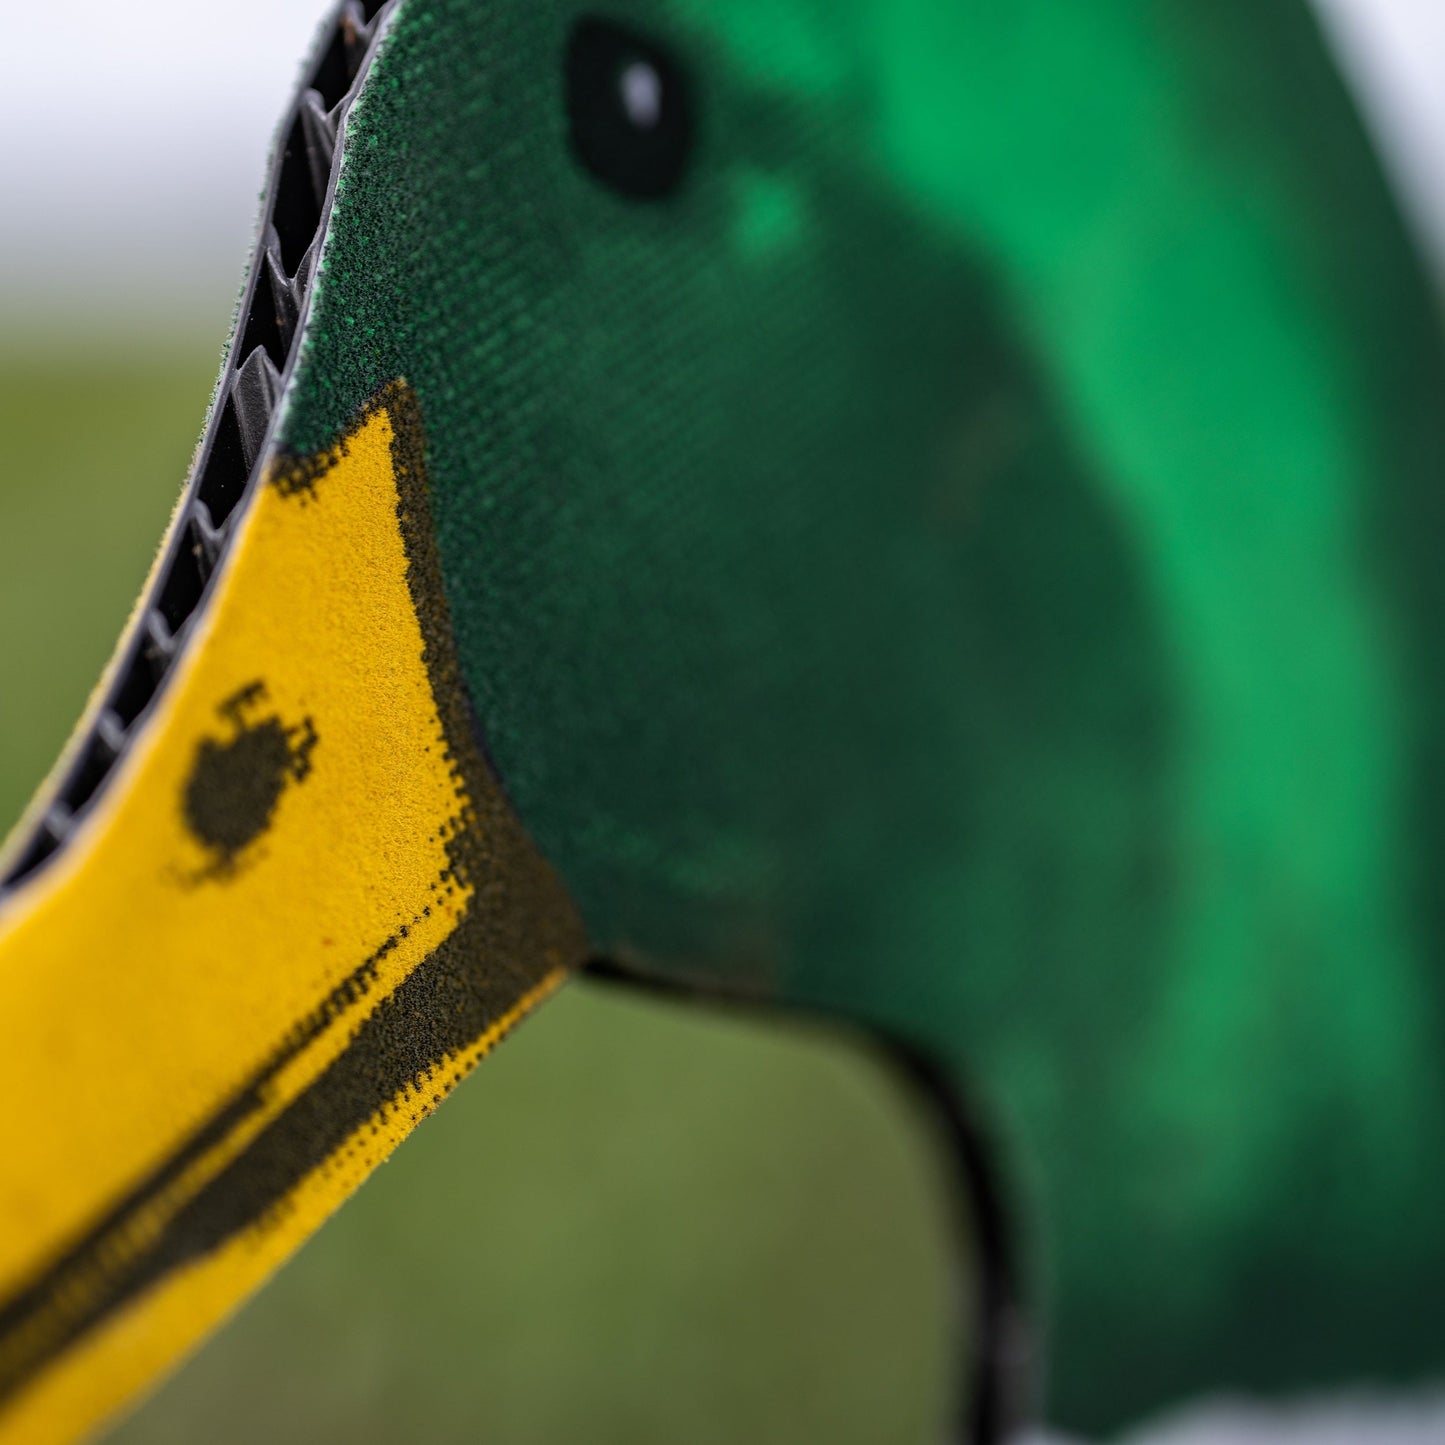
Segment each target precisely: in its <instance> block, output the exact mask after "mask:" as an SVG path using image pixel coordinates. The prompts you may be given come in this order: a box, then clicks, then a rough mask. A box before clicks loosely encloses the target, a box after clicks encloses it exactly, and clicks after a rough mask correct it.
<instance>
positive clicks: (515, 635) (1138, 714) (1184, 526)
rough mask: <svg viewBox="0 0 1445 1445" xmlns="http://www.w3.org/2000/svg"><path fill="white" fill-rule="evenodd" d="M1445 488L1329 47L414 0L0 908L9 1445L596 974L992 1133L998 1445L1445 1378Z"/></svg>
mask: <svg viewBox="0 0 1445 1445" xmlns="http://www.w3.org/2000/svg"><path fill="white" fill-rule="evenodd" d="M1442 481H1445V343H1442V331H1441V327H1440V317H1439V310H1438V305H1437V302H1436V300H1435V298H1434V296H1433V293H1432V292H1431V290H1430V288H1429V286H1428V284H1427V283H1426V281H1425V279H1424V277H1423V273H1422V270H1421V267H1420V265H1419V262H1418V260H1417V258H1416V256H1415V253H1414V251H1413V249H1412V247H1411V244H1410V241H1409V239H1408V237H1407V236H1406V234H1405V232H1404V230H1403V228H1402V226H1401V223H1400V221H1399V219H1398V217H1397V213H1396V209H1395V205H1394V203H1393V200H1392V198H1391V196H1390V194H1389V191H1388V189H1387V188H1386V186H1385V184H1384V182H1383V180H1382V179H1381V176H1380V174H1379V171H1378V167H1377V164H1376V161H1375V159H1374V157H1373V155H1372V154H1371V151H1370V149H1369V147H1368V145H1367V144H1366V142H1365V140H1364V137H1363V134H1362V132H1361V129H1360V127H1359V125H1358V122H1357V120H1356V117H1355V115H1354V113H1353V110H1352V108H1351V106H1350V104H1349V102H1348V100H1347V98H1346V96H1345V94H1344V91H1343V89H1342V87H1341V85H1340V82H1339V80H1338V78H1337V77H1336V75H1335V73H1334V71H1333V68H1332V66H1331V64H1330V62H1329V59H1328V56H1327V54H1326V51H1325V48H1324V46H1323V44H1322V41H1321V38H1320V36H1319V34H1318V33H1317V29H1316V25H1315V22H1314V20H1313V19H1312V17H1311V15H1310V14H1309V12H1308V11H1307V10H1306V8H1305V7H1304V5H1303V4H1302V3H1297V0H1270V3H1268V4H1260V3H1258V0H1216V3H1214V4H1211V5H1204V4H1201V3H1198V0H1162V3H1157V4H1150V5H1145V4H1141V3H1139V0H1097V3H1094V4H1092V5H1089V6H1086V7H1085V6H1078V5H1076V4H1074V3H1072V0H1021V3H1018V4H1015V5H1013V6H1008V7H998V6H982V5H977V4H973V3H966V4H955V5H944V4H941V3H939V0H887V3H885V0H857V3H855V4H850V5H848V6H846V7H836V6H819V5H814V4H811V3H805V0H769V3H768V4H762V3H761V0H732V3H729V4H728V5H721V4H716V3H711V0H619V3H618V4H617V5H616V6H614V7H611V8H609V9H607V10H606V11H605V12H604V11H602V10H590V9H587V10H578V9H577V8H575V7H573V6H571V5H569V4H563V3H560V0H545V3H538V0H531V3H528V4H520V3H511V0H507V3H502V4H492V5H485V6H483V5H479V4H476V3H475V0H386V3H384V4H379V5H378V4H375V3H358V0H346V3H345V4H343V5H342V6H341V8H340V9H339V10H338V11H337V12H336V14H335V15H334V17H333V19H332V21H331V22H329V23H328V25H327V27H326V29H325V30H324V32H323V35H322V37H321V40H320V42H319V44H318V47H317V50H316V52H315V54H314V55H313V57H312V59H311V61H310V62H309V65H308V68H307V70H306V72H305V76H304V79H303V82H302V85H301V87H300V89H299V93H298V97H297V99H296V101H295V103H294V105H293V108H292V110H291V111H290V113H289V114H288V116H287V117H286V119H285V121H284V122H283V125H282V128H281V131H280V134H279V140H278V144H277V154H276V158H275V162H274V165H273V169H272V173H271V180H270V185H269V188H268V192H267V200H266V204H265V209H264V212H263V217H262V221H261V226H260V233H259V240H258V245H257V251H256V256H255V260H254V263H253V265H252V267H251V269H250V272H249V275H248V279H247V282H246V288H245V292H244V295H243V300H242V304H241V307H240V310H239V313H238V317H237V320H236V323H235V327H234V331H233V334H232V341H231V344H230V347H229V349H228V354H227V360H226V362H225V365H224V368H223V372H222V376H221V380H220V382H219V384H218V387H217V390H216V393H215V397H214V400H213V404H212V408H211V413H210V416H209V419H208V422H207V426H206V431H205V435H204V438H203V440H202V442H201V444H200V446H199V447H198V450H197V454H196V458H195V462H194V465H193V470H192V474H191V477H190V480H189V482H188V483H187V486H186V490H185V493H184V495H183V497H182V499H181V502H180V504H179V507H178V509H177V511H176V514H175V517H174V519H173V521H172V524H171V528H170V531H169V533H168V535H167V538H166V540H165V542H164V543H163V545H162V549H161V553H160V556H159V559H158V561H157V563H156V566H155V569H154V571H153V574H152V576H151V578H150V580H149V582H148V584H147V587H146V591H145V593H144V595H143V597H142V599H141V601H140V603H139V604H138V605H137V608H136V611H135V613H134V614H133V616H132V619H131V622H130V624H129V626H128V628H127V630H126V632H125V634H124V636H123V638H122V641H121V643H120V646H119V648H118V651H117V653H116V655H115V659H114V661H113V662H112V664H111V666H110V668H109V670H108V671H107V673H106V676H105V677H104V678H103V679H102V682H101V683H100V685H99V686H98V688H97V690H96V692H95V694H94V697H93V699H92V703H91V705H90V708H89V709H88V711H87V714H86V716H85V717H84V718H83V719H82V721H81V723H80V725H79V727H78V729H77V732H76V734H75V736H74V739H73V740H72V742H71V744H70V746H69V747H68V749H67V751H66V753H65V755H64V756H63V758H62V759H61V761H60V763H59V764H58V765H57V768H56V770H55V772H54V773H53V775H52V778H51V779H50V781H49V782H48V783H47V785H46V786H45V788H44V789H43V790H42V792H41V794H40V795H39V797H38V798H37V799H36V801H35V803H34V804H33V805H32V807H31V809H30V810H29V812H28V813H27V815H26V817H25V819H24V820H22V823H21V824H20V826H19V827H18V829H17V830H16V832H15V834H14V835H13V837H12V839H11V840H10V842H9V844H8V845H7V850H6V853H5V855H4V857H3V860H0V880H3V882H0V1092H3V1095H4V1097H5V1098H6V1099H7V1100H9V1101H10V1103H9V1109H10V1127H9V1129H8V1131H7V1145H6V1149H5V1152H4V1158H3V1162H0V1440H62V1439H68V1438H72V1437H74V1436H75V1435H77V1434H79V1433H82V1432H84V1431H85V1430H87V1429H89V1428H92V1427H93V1426H94V1425H95V1424H96V1423H97V1422H98V1421H100V1420H102V1419H103V1418H105V1416H106V1415H107V1414H108V1413H109V1412H110V1411H112V1410H113V1409H115V1408H116V1407H117V1406H118V1405H119V1404H120V1403H122V1402H123V1401H124V1400H125V1399H126V1398H127V1397H128V1396H130V1395H131V1394H132V1393H133V1392H134V1391H135V1390H136V1389H138V1388H139V1387H140V1386H142V1385H143V1384H144V1383H145V1382H146V1381H147V1380H148V1379H149V1378H151V1377H152V1376H153V1375H154V1374H155V1373H156V1372H158V1371H159V1370H161V1369H163V1368H165V1367H166V1366H167V1364H168V1363H170V1362H171V1361H172V1360H173V1359H174V1358H175V1357H176V1355H177V1354H179V1353H180V1352H181V1351H183V1350H184V1349H185V1348H187V1347H188V1346H189V1345H190V1344H191V1343H193V1342H194V1340H195V1339H196V1338H197V1337H199V1336H200V1335H201V1334H202V1333H203V1332H204V1331H205V1330H206V1329H207V1328H209V1327H210V1326H211V1325H213V1324H214V1323H215V1322H216V1321H218V1320H219V1319H220V1318H221V1317H222V1316H223V1315H224V1313H225V1312H226V1311H227V1310H228V1309H229V1308H231V1307H232V1306H233V1305H234V1303H235V1302H236V1301H237V1300H238V1299H239V1298H241V1297H242V1296H243V1295H244V1294H245V1293H246V1292H248V1291H249V1290H251V1289H253V1288H255V1287H256V1286H258V1285H259V1284H260V1283H261V1282H262V1281H263V1280H264V1279H265V1278H266V1276H267V1275H268V1274H269V1273H270V1271H271V1270H272V1269H274V1268H275V1267H276V1266H277V1265H278V1264H279V1263H280V1262H281V1261H282V1260H283V1259H284V1258H285V1257H286V1256H287V1255H288V1254H289V1253H290V1252H291V1251H292V1250H294V1249H295V1248H296V1247H297V1246H298V1245H299V1244H300V1242H301V1241H302V1240H303V1239H304V1238H306V1237H307V1235H309V1234H310V1233H311V1232H312V1231H313V1230H314V1229H315V1228H317V1227H318V1226H319V1225H320V1224H321V1223H322V1222H323V1221H324V1219H325V1218H326V1216H327V1215H328V1214H329V1213H330V1212H331V1211H332V1210H333V1209H334V1208H335V1207H337V1205H339V1204H340V1203H341V1201H342V1200H343V1199H344V1198H345V1197H346V1196H347V1195H348V1194H349V1193H350V1192H351V1191H352V1190H353V1189H354V1188H355V1187H356V1186H357V1185H358V1184H359V1183H360V1181H361V1180H362V1179H363V1178H364V1177H365V1175H366V1174H367V1173H368V1172H369V1171H370V1169H371V1168H373V1167H374V1166H375V1165H376V1164H377V1163H379V1162H380V1161H381V1159H382V1158H384V1157H385V1155H386V1154H387V1153H388V1152H389V1151H390V1150H391V1149H392V1148H393V1147H394V1146H395V1144H396V1143H397V1142H399V1140H400V1139H401V1138H402V1137H403V1136H404V1135H405V1134H406V1133H407V1132H408V1131H409V1130H410V1128H411V1127H412V1126H413V1124H414V1123H415V1122H416V1121H417V1120H418V1119H419V1118H421V1117H422V1116H423V1115H424V1114H426V1113H427V1112H429V1111H430V1110H431V1109H432V1108H434V1107H435V1106H436V1105H437V1104H439V1103H440V1102H441V1100H442V1099H443V1097H444V1096H445V1094H446V1093H447V1092H448V1091H449V1090H450V1088H451V1087H452V1086H453V1085H454V1084H455V1083H456V1082H457V1081H458V1079H460V1077H461V1076H462V1075H463V1074H464V1073H465V1072H466V1071H467V1070H468V1069H470V1068H471V1067H472V1065H473V1064H475V1063H476V1062H477V1060H478V1059H480V1058H481V1057H482V1055H483V1054H484V1053H485V1052H486V1051H487V1050H488V1049H489V1048H491V1047H492V1046H493V1044H495V1043H496V1042H497V1040H498V1039H500V1037H501V1036H502V1035H503V1034H504V1033H505V1032H506V1031H507V1029H509V1028H510V1027H511V1026H512V1025H513V1024H514V1023H515V1022H516V1021H517V1020H518V1019H519V1018H521V1017H522V1016H523V1015H524V1014H525V1013H526V1012H527V1011H528V1010H529V1009H531V1008H532V1007H534V1006H536V1005H538V1004H539V1003H541V1002H542V1000H544V999H545V998H546V997H547V995H548V994H550V993H551V992H552V991H553V990H554V989H555V988H557V987H558V986H559V985H560V984H561V983H562V982H563V981H564V979H565V978H566V977H567V976H568V975H569V973H571V972H573V971H575V970H578V969H582V968H589V969H591V970H592V971H594V972H596V973H599V974H604V975H606V976H609V977H612V978H615V979H618V980H626V981H629V982H633V983H641V984H651V985H656V986H661V987H666V988H671V989H678V990H682V991H686V992H689V993H694V994H698V995H701V996H703V997H709V996H711V997H720V998H730V999H745V1000H749V1001H752V1002H755V1003H756V1004H757V1005H758V1006H759V1007H775V1008H782V1009H789V1010H796V1011H803V1012H808V1013H812V1014H817V1015H821V1016H824V1017H830V1018H836V1019H838V1020H840V1021H844V1022H846V1023H847V1024H848V1025H850V1026H857V1025H862V1026H864V1028H866V1029H867V1030H870V1031H872V1032H873V1033H874V1034H876V1036H877V1037H878V1038H879V1039H881V1040H882V1041H883V1042H884V1044H885V1046H886V1049H887V1051H888V1052H889V1053H890V1054H891V1056H892V1057H893V1058H895V1059H896V1060H897V1061H899V1062H900V1063H901V1064H902V1065H903V1066H904V1067H905V1068H906V1069H908V1070H909V1071H910V1072H911V1074H912V1076H913V1077H914V1078H915V1079H916V1080H917V1081H918V1082H920V1083H921V1084H922V1085H923V1086H924V1087H925V1088H926V1090H927V1091H928V1092H929V1093H930V1094H931V1095H932V1096H933V1098H934V1099H935V1101H936V1103H937V1105H938V1106H939V1107H940V1108H941V1109H942V1111H943V1117H944V1118H945V1119H946V1120H947V1121H948V1125H949V1129H950V1131H951V1132H950V1137H951V1138H952V1140H953V1143H954V1144H955V1146H956V1148H957V1154H958V1162H959V1166H960V1168H959V1182H960V1214H961V1216H962V1217H963V1218H964V1219H966V1221H967V1229H968V1232H969V1238H970V1241H971V1247H973V1248H974V1249H976V1250H977V1251H978V1252H979V1254H980V1255H981V1256H982V1259H983V1269H982V1271H981V1274H980V1283H979V1285H978V1287H977V1289H976V1290H975V1291H974V1293H973V1296H972V1308H973V1310H974V1313H975V1315H976V1317H977V1328H976V1330H975V1331H974V1332H973V1336H974V1342H975V1346H976V1359H975V1362H974V1370H973V1376H972V1380H971V1388H970V1391H969V1395H968V1401H967V1403H966V1405H965V1407H964V1412H963V1416H962V1418H961V1420H960V1424H959V1428H960V1432H961V1435H962V1437H963V1438H971V1439H977V1440H992V1439H997V1438H1000V1437H1001V1436H1002V1435H1003V1434H1004V1433H1005V1432H1007V1431H1008V1430H1010V1429H1012V1428H1013V1427H1014V1426H1015V1425H1017V1424H1019V1423H1020V1422H1022V1421H1024V1420H1026V1419H1029V1418H1032V1417H1034V1416H1035V1415H1039V1416H1042V1417H1043V1418H1046V1419H1047V1420H1049V1421H1050V1422H1053V1423H1055V1424H1058V1425H1060V1426H1062V1427H1065V1428H1068V1429H1071V1430H1080V1431H1102V1430H1109V1429H1113V1428H1116V1427H1118V1426H1120V1425H1123V1424H1126V1423H1128V1422H1131V1421H1134V1420H1137V1419H1139V1418H1141V1417H1143V1416H1144V1415H1145V1414H1147V1413H1149V1412H1150V1411H1153V1410H1155V1409H1157V1408H1159V1407H1161V1406H1163V1405H1166V1404H1168V1403H1171V1402H1174V1401H1177V1400H1180V1399H1184V1398H1187V1397H1189V1396H1191V1395H1195V1394H1198V1393H1200V1392H1202V1391H1206V1390H1210V1389H1217V1388H1231V1389H1247V1390H1251V1391H1256V1392H1259V1393H1261V1394H1266V1395H1268V1394H1279V1393H1285V1392H1294V1391H1303V1390H1309V1389H1314V1388H1319V1387H1324V1386H1330V1385H1336V1384H1340V1383H1349V1382H1354V1381H1398V1382H1409V1381H1412V1380H1418V1379H1422V1378H1426V1377H1428V1376H1429V1375H1430V1373H1431V1372H1432V1371H1434V1372H1438V1371H1439V1369H1440V1367H1441V1364H1442V1359H1441V1351H1440V1346H1439V1342H1438V1338H1437V1332H1436V1331H1434V1330H1432V1328H1431V1324H1432V1322H1433V1321H1434V1320H1435V1319H1436V1318H1437V1317H1438V1301H1439V1299H1440V1297H1441V1293H1442V1290H1445V1238H1442V1231H1441V1230H1440V1228H1439V1226H1438V1219H1439V1216H1440V1213H1441V1208H1442V1205H1445V1188H1442V1185H1445V1179H1442V1174H1445V1163H1442V1161H1445V1148H1442V1144H1445V1094H1442V1088H1441V1083H1442V1073H1445V1067H1442V1066H1445V1037H1442V1029H1445V1007H1442V1005H1445V973H1442V967H1441V946H1442V942H1445V890H1442V888H1441V886H1440V884H1439V881H1438V880H1439V878H1440V877H1441V876H1445V856H1442V855H1445V823H1442V819H1445V677H1442V675H1441V661H1440V654H1441V648H1440V645H1439V641H1438V637H1437V634H1438V632H1439V630H1440V629H1439V624H1440V622H1441V621H1442V620H1445V571H1442V569H1441V567H1440V566H1439V564H1438V562H1437V559H1436V554H1437V551H1438V545H1439V538H1440V536H1441V535H1442V532H1441V527H1440V517H1439V513H1440V510H1441V507H1442V501H1441V496H1442V486H1441V484H1442Z"/></svg>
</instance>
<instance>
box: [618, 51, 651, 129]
mask: <svg viewBox="0 0 1445 1445" xmlns="http://www.w3.org/2000/svg"><path fill="white" fill-rule="evenodd" d="M618 86H619V88H620V89H621V91H622V105H623V109H625V110H626V112H627V118H628V120H630V121H631V122H632V124H633V125H635V126H636V127H637V128H638V129H639V130H651V129H652V128H653V126H655V125H656V124H657V122H658V120H659V119H660V117H661V115H662V77H661V76H660V75H659V74H658V73H657V70H656V69H655V68H654V67H653V66H652V65H649V64H648V62H647V61H645V60H634V61H633V62H632V63H631V64H630V65H628V66H627V67H626V68H625V69H624V70H623V72H622V74H621V75H620V76H619V77H618Z"/></svg>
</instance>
